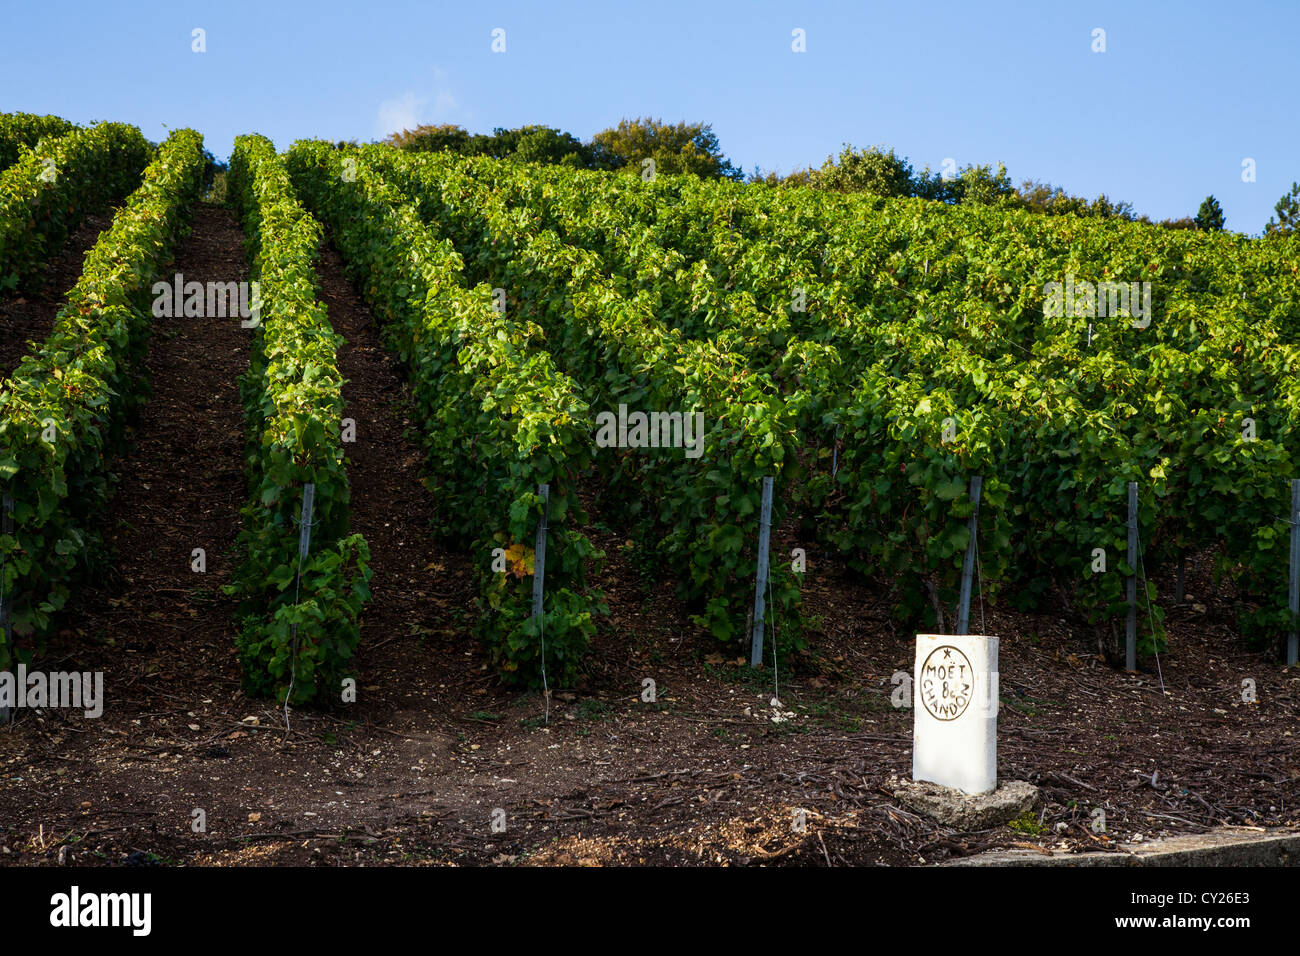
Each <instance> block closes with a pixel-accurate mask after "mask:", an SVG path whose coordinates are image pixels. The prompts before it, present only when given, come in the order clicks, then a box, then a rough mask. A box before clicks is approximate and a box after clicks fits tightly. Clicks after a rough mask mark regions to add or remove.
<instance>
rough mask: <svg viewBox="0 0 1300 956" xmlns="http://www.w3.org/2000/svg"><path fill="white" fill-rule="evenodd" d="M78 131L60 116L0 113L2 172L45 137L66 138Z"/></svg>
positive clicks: (0, 168)
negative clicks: (24, 151)
mask: <svg viewBox="0 0 1300 956" xmlns="http://www.w3.org/2000/svg"><path fill="white" fill-rule="evenodd" d="M74 129H76V124H75V123H70V122H68V121H67V120H65V119H63V118H62V117H60V116H39V115H37V114H35V113H0V171H3V170H6V169H8V168H9V167H10V166H12V165H13V164H14V163H16V162H17V161H18V157H19V156H21V155H22V154H23V150H24V149H31V148H32V147H34V146H35V145H36V144H37V143H39V142H40V141H41V138H42V137H44V136H66V135H67V134H68V133H71V132H72V131H73V130H74Z"/></svg>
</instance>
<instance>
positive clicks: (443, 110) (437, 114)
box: [377, 70, 460, 136]
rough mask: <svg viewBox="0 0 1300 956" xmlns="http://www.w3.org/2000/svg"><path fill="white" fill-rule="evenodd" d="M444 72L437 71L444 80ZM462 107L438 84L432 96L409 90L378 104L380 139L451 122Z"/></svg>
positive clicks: (438, 76) (437, 74)
mask: <svg viewBox="0 0 1300 956" xmlns="http://www.w3.org/2000/svg"><path fill="white" fill-rule="evenodd" d="M441 73H442V71H441V70H439V71H436V74H435V75H436V76H437V79H438V80H441V78H442V76H441ZM430 102H432V104H433V105H432V106H429V104H430ZM459 108H460V104H459V103H458V102H457V101H456V97H455V96H453V95H452V94H451V93H450V92H449V91H448V90H446V89H443V88H442V87H441V84H439V88H438V90H437V91H436V92H435V93H434V94H432V95H431V96H430V95H421V94H419V93H416V92H415V91H414V90H408V91H407V92H405V93H403V94H402V95H401V96H396V97H393V98H392V99H387V100H384V101H383V102H382V103H380V104H379V116H378V119H377V126H378V130H379V135H380V136H387V135H389V134H390V133H397V132H400V131H402V130H404V129H415V127H417V126H419V125H421V124H422V123H447V122H450V121H451V119H452V117H453V116H454V114H455V113H456V111H457V110H458V109H459Z"/></svg>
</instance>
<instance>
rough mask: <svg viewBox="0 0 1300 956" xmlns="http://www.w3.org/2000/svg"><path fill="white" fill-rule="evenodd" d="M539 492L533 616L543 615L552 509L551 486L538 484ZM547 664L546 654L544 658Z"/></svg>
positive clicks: (543, 660) (544, 662)
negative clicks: (547, 537)
mask: <svg viewBox="0 0 1300 956" xmlns="http://www.w3.org/2000/svg"><path fill="white" fill-rule="evenodd" d="M537 494H538V495H540V496H541V499H542V520H541V521H539V522H538V523H537V546H536V548H535V549H534V553H533V617H536V618H539V619H540V618H541V616H542V589H543V585H544V584H545V578H546V513H547V512H548V511H549V510H550V503H551V486H550V485H538V486H537ZM543 654H544V651H543ZM542 664H543V666H545V664H546V659H545V656H543V658H542Z"/></svg>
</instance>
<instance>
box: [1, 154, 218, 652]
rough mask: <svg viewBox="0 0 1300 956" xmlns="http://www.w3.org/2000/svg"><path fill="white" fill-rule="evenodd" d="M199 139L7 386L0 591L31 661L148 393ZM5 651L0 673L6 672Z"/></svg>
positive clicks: (110, 244) (93, 259)
mask: <svg viewBox="0 0 1300 956" xmlns="http://www.w3.org/2000/svg"><path fill="white" fill-rule="evenodd" d="M202 146H203V139H202V137H201V136H200V135H199V134H198V133H196V132H194V131H193V130H178V131H176V132H174V133H172V134H171V136H169V137H168V139H167V141H166V142H165V143H164V144H163V145H162V147H161V148H160V149H159V150H158V153H157V155H156V157H155V158H154V161H153V162H152V163H151V164H150V165H149V167H148V169H146V170H145V173H144V182H143V184H142V185H141V186H140V188H139V189H137V190H136V191H135V192H134V193H133V194H132V195H131V196H130V197H129V198H128V200H127V202H126V205H125V206H124V207H123V208H122V209H121V210H119V211H118V213H117V215H116V216H115V217H114V219H113V224H112V226H111V227H110V228H109V229H108V230H107V231H106V232H104V233H103V235H101V236H100V238H99V241H98V242H97V243H96V244H95V247H94V248H93V249H92V250H91V251H90V253H89V255H87V257H86V263H85V268H84V270H83V272H82V275H81V278H80V280H79V281H78V282H77V285H76V286H75V287H74V288H73V289H72V291H71V292H69V293H68V300H67V304H66V305H65V306H64V307H63V308H62V309H61V310H60V311H59V314H58V316H57V317H56V319H55V323H54V330H53V332H52V333H51V334H50V337H49V339H48V340H47V341H46V342H45V344H44V345H43V346H42V347H41V349H40V350H39V351H38V352H36V353H35V354H34V355H30V356H28V357H27V358H26V359H24V360H23V362H22V364H21V365H19V367H18V368H17V370H15V371H14V373H13V375H12V376H11V377H10V379H9V380H8V381H7V382H4V383H3V387H0V490H3V491H4V492H5V493H6V494H10V495H12V496H13V500H14V503H15V504H14V519H15V529H16V530H15V532H14V533H13V534H12V535H0V565H2V568H0V588H2V589H3V591H4V593H5V594H6V595H7V596H8V597H9V598H11V599H12V602H13V603H12V608H13V629H14V634H15V637H16V639H18V641H19V657H20V658H21V659H23V660H25V661H30V660H31V658H32V656H33V655H34V654H35V653H38V652H39V650H40V648H41V646H42V643H43V639H44V636H45V635H46V634H47V633H48V631H49V628H50V618H51V615H52V614H54V613H55V612H56V611H58V610H59V609H61V608H62V607H63V606H64V604H65V603H66V601H67V599H68V596H69V593H70V591H69V588H70V586H71V584H72V583H73V582H74V581H75V580H76V578H77V577H78V576H79V574H80V573H81V572H82V571H84V569H85V567H86V563H87V560H88V558H89V557H90V555H91V554H92V553H93V551H94V550H95V547H94V546H95V544H96V542H97V540H98V539H97V535H96V532H95V530H94V526H95V521H96V519H98V517H99V516H100V515H101V514H102V512H103V508H104V505H105V502H106V500H107V498H108V495H109V491H110V488H111V483H112V479H111V476H110V474H109V472H108V465H109V461H110V457H111V453H112V452H113V451H114V450H115V449H116V448H117V447H118V446H119V444H120V442H121V440H122V437H123V424H124V421H125V419H126V416H127V414H128V412H129V411H130V410H131V409H132V408H133V407H134V406H135V405H136V404H137V403H138V402H139V401H140V400H141V398H142V396H143V395H144V394H145V392H146V391H147V384H146V382H145V381H144V379H143V377H142V372H143V369H142V362H143V358H144V353H145V350H146V348H147V345H148V335H149V328H150V311H149V303H150V299H151V296H150V290H151V286H152V283H153V280H154V279H155V278H156V277H157V276H158V274H159V273H161V272H162V270H163V267H164V266H165V265H166V263H167V262H168V260H169V259H170V257H171V250H172V248H173V246H174V244H175V242H176V240H177V238H178V237H179V236H180V235H181V234H182V232H183V230H184V229H185V226H186V222H187V221H188V212H189V207H190V205H191V204H192V203H193V202H194V201H195V199H196V198H197V196H198V192H199V187H200V183H201V181H202V175H203V167H204V157H203V151H202ZM10 663H11V660H10V658H9V655H8V654H7V653H6V652H5V651H3V650H0V666H9V665H10Z"/></svg>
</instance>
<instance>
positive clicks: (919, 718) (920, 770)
mask: <svg viewBox="0 0 1300 956" xmlns="http://www.w3.org/2000/svg"><path fill="white" fill-rule="evenodd" d="M912 673H913V674H915V675H916V677H915V685H914V689H913V695H912V712H913V718H912V720H913V724H912V727H913V732H912V779H913V780H918V781H920V780H925V781H929V782H930V783H937V784H939V785H940V786H943V787H949V788H951V789H953V790H961V791H962V792H963V793H969V794H978V793H991V792H992V791H994V790H996V789H997V786H998V639H997V638H996V637H985V636H982V635H977V634H965V635H955V634H918V635H916V665H915V669H914V670H913V671H912Z"/></svg>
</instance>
